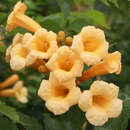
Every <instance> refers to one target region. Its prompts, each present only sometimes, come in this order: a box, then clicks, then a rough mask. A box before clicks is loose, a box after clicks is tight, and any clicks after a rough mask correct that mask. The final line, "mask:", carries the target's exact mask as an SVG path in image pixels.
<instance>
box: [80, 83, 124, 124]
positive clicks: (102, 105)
mask: <svg viewBox="0 0 130 130" xmlns="http://www.w3.org/2000/svg"><path fill="white" fill-rule="evenodd" d="M118 92H119V88H118V87H117V86H116V85H114V84H112V83H107V82H104V81H95V82H94V83H93V84H92V85H91V87H90V90H85V91H84V92H83V93H82V95H81V97H80V99H79V103H78V105H79V107H80V108H81V110H82V111H84V112H86V118H87V120H88V121H89V122H90V123H91V124H93V125H95V126H102V125H103V124H104V123H105V122H107V120H108V118H115V117H118V116H119V114H120V113H121V111H122V100H120V99H119V98H118Z"/></svg>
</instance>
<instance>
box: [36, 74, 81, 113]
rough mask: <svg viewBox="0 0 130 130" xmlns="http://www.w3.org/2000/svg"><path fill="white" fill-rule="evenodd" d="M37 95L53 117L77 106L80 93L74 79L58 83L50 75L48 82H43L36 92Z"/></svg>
mask: <svg viewBox="0 0 130 130" xmlns="http://www.w3.org/2000/svg"><path fill="white" fill-rule="evenodd" d="M38 95H39V96H40V97H41V98H42V99H43V100H44V101H45V102H46V104H45V105H46V107H47V108H48V109H49V110H50V111H51V112H53V113H54V114H55V115H60V114H63V113H65V112H66V111H68V110H69V108H70V107H71V106H72V105H75V104H77V102H78V100H79V98H80V95H81V91H80V88H78V87H76V84H75V79H72V80H69V81H67V82H63V83H61V82H59V80H57V79H56V78H55V76H54V75H53V73H50V77H49V80H43V81H42V82H41V85H40V88H39V90H38Z"/></svg>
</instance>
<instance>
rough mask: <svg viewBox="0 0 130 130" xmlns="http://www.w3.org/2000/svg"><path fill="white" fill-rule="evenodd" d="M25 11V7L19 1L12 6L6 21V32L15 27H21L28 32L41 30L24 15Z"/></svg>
mask: <svg viewBox="0 0 130 130" xmlns="http://www.w3.org/2000/svg"><path fill="white" fill-rule="evenodd" d="M26 9H27V7H26V5H25V4H24V3H22V2H20V1H19V2H18V3H17V4H16V5H15V6H14V9H13V11H12V12H11V14H10V15H9V17H8V20H7V26H6V30H7V31H11V30H12V29H14V28H16V27H23V28H25V29H27V30H29V31H32V32H35V31H37V30H38V29H39V28H41V26H40V25H39V24H38V23H36V22H35V21H34V20H33V19H31V18H30V17H28V16H26V15H25V14H24V13H25V11H26Z"/></svg>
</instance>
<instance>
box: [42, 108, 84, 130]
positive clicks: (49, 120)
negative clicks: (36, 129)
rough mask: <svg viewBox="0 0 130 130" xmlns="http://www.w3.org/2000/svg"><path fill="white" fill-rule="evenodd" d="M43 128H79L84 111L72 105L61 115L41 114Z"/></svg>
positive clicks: (68, 129) (63, 129) (61, 129)
mask: <svg viewBox="0 0 130 130" xmlns="http://www.w3.org/2000/svg"><path fill="white" fill-rule="evenodd" d="M43 118H44V125H45V130H81V128H82V125H83V123H84V121H85V116H84V113H83V112H82V111H81V110H80V109H79V108H78V107H77V106H74V107H72V108H71V109H70V110H69V111H68V112H67V113H65V114H64V115H61V116H55V117H53V116H50V115H49V114H43Z"/></svg>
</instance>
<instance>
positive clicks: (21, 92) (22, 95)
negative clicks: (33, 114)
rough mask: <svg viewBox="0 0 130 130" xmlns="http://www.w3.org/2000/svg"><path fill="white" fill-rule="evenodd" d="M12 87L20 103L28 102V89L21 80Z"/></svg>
mask: <svg viewBox="0 0 130 130" xmlns="http://www.w3.org/2000/svg"><path fill="white" fill-rule="evenodd" d="M13 89H14V90H15V93H16V99H17V100H18V101H20V102H22V103H27V102H28V98H27V95H28V91H27V88H26V87H24V86H23V82H22V81H18V82H17V83H16V84H15V85H14V87H13Z"/></svg>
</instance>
